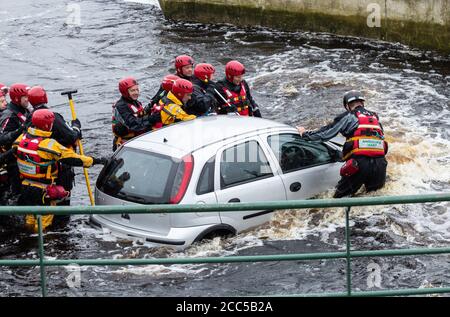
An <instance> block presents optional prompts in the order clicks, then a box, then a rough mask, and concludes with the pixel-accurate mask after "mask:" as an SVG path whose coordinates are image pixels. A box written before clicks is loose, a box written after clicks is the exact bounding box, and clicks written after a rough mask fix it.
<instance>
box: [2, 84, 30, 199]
mask: <svg viewBox="0 0 450 317" xmlns="http://www.w3.org/2000/svg"><path fill="white" fill-rule="evenodd" d="M28 89H29V87H28V86H27V85H24V84H13V85H11V87H10V89H9V97H10V98H11V102H10V103H9V104H8V106H7V108H6V110H4V111H3V112H2V115H1V118H0V146H2V147H3V150H4V151H7V150H9V149H10V148H11V146H12V144H13V142H14V140H15V139H16V138H17V136H19V135H20V134H21V133H22V131H23V130H24V128H25V123H26V120H27V116H28V115H29V111H28V106H29V103H28ZM6 170H7V172H8V179H9V183H10V187H11V194H12V195H13V196H14V195H17V194H19V192H20V179H19V170H18V168H17V163H16V162H15V161H12V162H9V163H8V164H7V166H6Z"/></svg>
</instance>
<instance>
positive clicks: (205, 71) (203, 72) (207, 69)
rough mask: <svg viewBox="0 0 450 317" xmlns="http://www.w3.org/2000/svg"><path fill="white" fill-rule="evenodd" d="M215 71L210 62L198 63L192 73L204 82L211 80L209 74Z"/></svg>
mask: <svg viewBox="0 0 450 317" xmlns="http://www.w3.org/2000/svg"><path fill="white" fill-rule="evenodd" d="M215 72H216V69H215V68H214V66H213V65H211V64H204V63H202V64H198V65H197V66H195V69H194V75H195V77H197V78H198V79H200V80H201V81H204V82H208V81H210V80H211V76H212V75H213V74H214V73H215Z"/></svg>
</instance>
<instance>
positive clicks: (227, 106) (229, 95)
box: [217, 61, 261, 117]
mask: <svg viewBox="0 0 450 317" xmlns="http://www.w3.org/2000/svg"><path fill="white" fill-rule="evenodd" d="M244 74H245V67H244V65H242V64H241V63H240V62H238V61H231V62H229V63H227V65H226V66H225V79H223V80H221V81H219V82H218V83H217V84H218V88H219V89H218V91H219V92H220V96H218V97H220V98H218V99H217V100H218V102H219V104H220V105H219V107H218V108H217V113H218V114H227V113H230V112H231V113H233V112H238V113H239V115H241V116H253V117H261V111H260V110H259V106H258V105H257V104H256V102H255V100H253V97H252V95H251V93H250V87H249V86H248V84H247V82H246V81H245V80H244ZM225 101H226V102H225Z"/></svg>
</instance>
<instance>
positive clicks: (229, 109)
mask: <svg viewBox="0 0 450 317" xmlns="http://www.w3.org/2000/svg"><path fill="white" fill-rule="evenodd" d="M224 108H225V109H226V111H227V113H230V112H237V108H236V106H235V105H232V104H230V105H225V107H224Z"/></svg>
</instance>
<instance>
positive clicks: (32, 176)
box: [17, 133, 58, 184]
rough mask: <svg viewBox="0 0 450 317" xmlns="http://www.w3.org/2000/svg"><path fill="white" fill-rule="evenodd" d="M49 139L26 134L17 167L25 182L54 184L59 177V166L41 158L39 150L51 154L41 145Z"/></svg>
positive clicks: (18, 152)
mask: <svg viewBox="0 0 450 317" xmlns="http://www.w3.org/2000/svg"><path fill="white" fill-rule="evenodd" d="M45 139H47V138H45V137H42V136H34V135H31V134H29V133H26V134H24V136H23V138H22V140H21V141H20V143H19V146H18V148H17V165H18V167H19V172H20V175H21V176H22V177H23V178H24V179H25V180H31V181H36V182H38V183H43V184H52V183H53V181H54V180H55V179H56V178H57V177H58V164H57V162H56V161H54V160H48V159H45V158H42V157H40V156H39V153H38V150H39V151H43V152H50V150H49V149H47V148H42V147H40V146H39V145H40V143H41V142H42V141H43V140H45Z"/></svg>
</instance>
